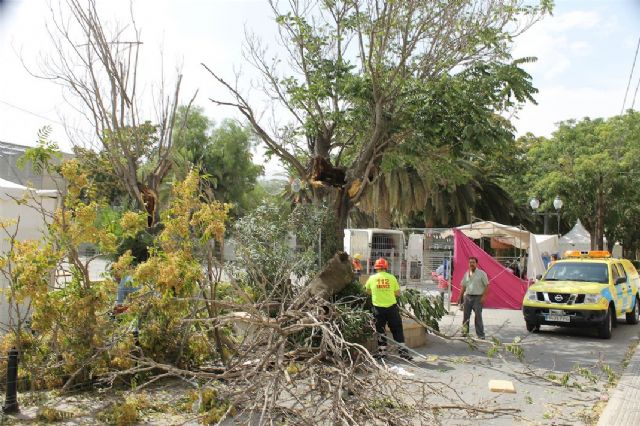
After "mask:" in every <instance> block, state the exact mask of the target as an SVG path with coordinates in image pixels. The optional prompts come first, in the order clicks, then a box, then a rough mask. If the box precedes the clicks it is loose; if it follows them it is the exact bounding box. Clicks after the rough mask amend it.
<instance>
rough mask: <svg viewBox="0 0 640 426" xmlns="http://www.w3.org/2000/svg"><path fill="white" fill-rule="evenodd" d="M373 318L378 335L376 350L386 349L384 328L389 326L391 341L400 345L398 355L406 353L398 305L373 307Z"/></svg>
mask: <svg viewBox="0 0 640 426" xmlns="http://www.w3.org/2000/svg"><path fill="white" fill-rule="evenodd" d="M373 316H374V318H375V320H376V333H377V334H378V349H379V350H381V351H384V350H385V349H386V348H387V336H386V335H385V327H386V326H387V324H388V325H389V329H390V330H391V334H392V335H393V340H395V341H396V342H398V343H400V353H403V352H405V351H406V348H404V331H403V330H402V318H401V317H400V309H399V308H398V305H397V304H396V305H392V306H389V307H388V308H382V307H380V306H374V307H373Z"/></svg>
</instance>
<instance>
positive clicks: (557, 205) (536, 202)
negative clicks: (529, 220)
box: [529, 195, 564, 235]
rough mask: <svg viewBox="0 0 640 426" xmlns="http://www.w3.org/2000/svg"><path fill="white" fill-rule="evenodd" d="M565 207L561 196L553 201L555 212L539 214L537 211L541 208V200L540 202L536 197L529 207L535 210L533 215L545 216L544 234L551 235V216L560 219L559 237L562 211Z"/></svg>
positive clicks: (557, 196)
mask: <svg viewBox="0 0 640 426" xmlns="http://www.w3.org/2000/svg"><path fill="white" fill-rule="evenodd" d="M563 205H564V203H563V201H562V199H561V198H560V196H559V195H556V198H554V200H553V208H554V209H556V211H555V212H553V211H548V210H547V211H544V212H538V211H536V210H538V208H539V207H540V200H538V199H537V198H536V197H533V198H532V199H531V200H530V201H529V206H530V207H531V209H532V210H533V214H534V215H536V216H543V218H544V233H545V234H549V216H556V217H557V218H558V235H560V210H561V209H562V206H563Z"/></svg>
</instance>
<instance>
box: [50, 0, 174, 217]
mask: <svg viewBox="0 0 640 426" xmlns="http://www.w3.org/2000/svg"><path fill="white" fill-rule="evenodd" d="M53 6H54V5H53V4H52V5H50V8H51V17H52V20H51V22H52V25H50V26H49V27H48V30H49V34H50V38H51V41H52V43H53V46H54V48H55V54H54V55H52V56H51V57H49V58H47V59H46V60H45V61H44V63H43V73H42V75H41V76H40V77H43V78H48V79H51V80H53V81H54V82H56V83H58V84H60V85H62V86H63V87H64V88H65V89H66V90H67V91H68V93H70V94H71V95H72V96H71V98H69V103H70V105H71V106H72V107H73V108H74V109H75V110H77V111H78V112H79V113H80V114H82V115H83V116H84V117H85V118H86V119H87V121H88V122H89V123H90V124H91V126H92V128H93V130H94V131H95V137H96V139H97V140H98V141H99V145H100V146H99V149H101V150H104V152H105V153H106V155H107V158H108V159H109V162H110V164H111V166H112V168H113V173H114V174H115V175H116V177H117V178H118V180H119V181H120V182H121V184H122V187H123V189H125V190H126V191H127V193H128V194H129V196H130V197H131V198H132V199H133V200H135V201H136V203H137V204H138V206H139V208H141V209H146V210H147V212H148V213H149V225H151V224H152V223H153V222H155V221H156V220H157V219H158V208H157V199H158V196H157V194H158V187H159V185H160V183H161V182H162V180H163V179H164V178H165V177H166V176H167V173H168V172H169V170H170V168H171V164H172V158H171V152H172V146H173V140H172V136H173V129H174V127H175V124H176V123H175V121H176V119H175V117H176V108H177V105H178V99H179V94H180V85H181V82H182V75H180V74H178V76H177V78H176V81H175V85H174V87H173V88H172V89H170V90H167V86H166V83H165V81H164V75H163V77H162V81H161V82H160V84H159V93H158V94H157V96H154V97H153V105H152V106H150V104H151V102H149V100H147V99H143V98H142V95H141V93H142V88H141V87H140V84H139V75H138V72H139V65H140V63H139V60H140V54H141V48H142V46H143V43H142V40H141V38H140V30H139V28H138V27H137V25H136V21H135V18H134V15H133V9H132V7H131V8H130V20H129V22H128V24H127V25H124V26H116V27H115V28H113V29H112V30H109V29H108V26H107V25H106V24H105V23H103V21H102V19H101V18H100V15H99V13H98V10H97V8H96V2H95V0H86V1H83V0H64V1H61V2H59V3H58V4H56V5H55V6H56V7H55V8H54V7H53ZM149 109H151V110H155V113H156V117H154V118H149V117H148V114H147V113H146V112H147V110H149ZM143 163H146V164H147V165H150V166H151V167H150V169H149V170H147V171H145V173H144V176H143V173H142V172H141V165H142V164H143Z"/></svg>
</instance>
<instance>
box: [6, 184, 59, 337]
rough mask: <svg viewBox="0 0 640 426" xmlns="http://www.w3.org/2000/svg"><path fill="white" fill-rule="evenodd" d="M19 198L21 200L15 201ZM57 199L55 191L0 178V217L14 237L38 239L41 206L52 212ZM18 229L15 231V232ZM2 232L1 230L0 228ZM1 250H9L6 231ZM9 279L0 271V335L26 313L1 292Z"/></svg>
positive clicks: (41, 224) (43, 226) (40, 233)
mask: <svg viewBox="0 0 640 426" xmlns="http://www.w3.org/2000/svg"><path fill="white" fill-rule="evenodd" d="M18 201H21V202H18ZM57 202H58V191H55V190H40V191H38V190H35V189H32V188H27V187H26V186H22V185H19V184H17V183H14V182H10V181H7V180H4V179H0V220H2V221H3V222H6V221H11V222H12V224H11V225H8V226H7V227H6V230H7V231H8V232H9V233H10V234H13V233H14V232H15V233H16V239H17V240H41V239H42V231H43V230H44V228H45V226H46V224H45V218H44V216H43V214H42V211H41V209H43V210H44V211H46V212H48V213H52V212H53V211H54V210H55V208H56V206H57ZM16 229H17V232H16ZM0 232H4V231H0ZM0 250H1V251H2V254H3V255H6V254H7V252H8V251H9V250H10V242H9V241H8V239H7V236H6V234H5V235H3V236H2V237H0ZM8 285H9V282H8V280H7V278H6V277H5V276H4V274H0V290H2V291H0V334H1V333H2V329H5V328H6V326H7V324H9V323H10V322H12V321H15V320H16V318H17V315H18V314H19V316H20V318H21V319H24V318H25V317H26V316H27V315H28V312H26V306H22V307H18V308H16V306H10V305H9V303H8V302H7V298H6V296H5V294H4V290H5V289H6V288H7V287H8Z"/></svg>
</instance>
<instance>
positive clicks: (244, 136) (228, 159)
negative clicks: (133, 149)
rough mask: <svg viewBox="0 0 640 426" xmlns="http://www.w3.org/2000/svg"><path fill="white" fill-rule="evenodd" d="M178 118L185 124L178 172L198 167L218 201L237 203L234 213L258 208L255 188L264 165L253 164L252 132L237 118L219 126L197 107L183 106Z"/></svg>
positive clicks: (180, 133) (178, 146) (180, 137)
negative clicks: (238, 121) (236, 120)
mask: <svg viewBox="0 0 640 426" xmlns="http://www.w3.org/2000/svg"><path fill="white" fill-rule="evenodd" d="M178 119H179V120H180V121H184V123H185V126H184V128H183V129H181V130H180V131H177V134H176V136H175V144H176V149H177V152H176V162H177V164H178V167H177V168H176V172H175V173H176V175H178V177H180V178H182V177H183V176H184V175H185V174H186V173H187V171H188V170H189V169H190V168H192V167H193V166H195V167H197V168H198V169H199V170H200V172H201V173H203V175H204V176H205V181H204V184H205V186H206V188H207V190H209V191H210V192H211V194H212V195H213V197H214V198H215V199H216V200H219V201H222V202H226V203H233V204H234V208H233V210H232V213H234V214H235V215H240V214H242V213H244V212H246V211H247V210H248V209H251V208H253V207H256V203H257V200H256V198H255V195H256V194H255V192H254V190H255V188H256V181H257V178H258V177H259V176H260V175H261V174H262V172H263V168H262V166H259V165H257V164H254V163H253V154H252V152H251V150H252V148H253V137H252V134H251V131H250V130H249V129H248V128H247V127H243V126H241V125H240V124H238V123H237V122H235V121H233V120H224V121H223V122H222V123H221V124H220V125H218V126H216V125H215V124H214V123H213V122H212V121H211V120H209V119H208V118H207V117H206V116H205V115H204V112H203V110H202V108H197V107H195V108H191V109H189V108H187V107H185V106H183V107H180V108H179V110H178Z"/></svg>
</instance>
